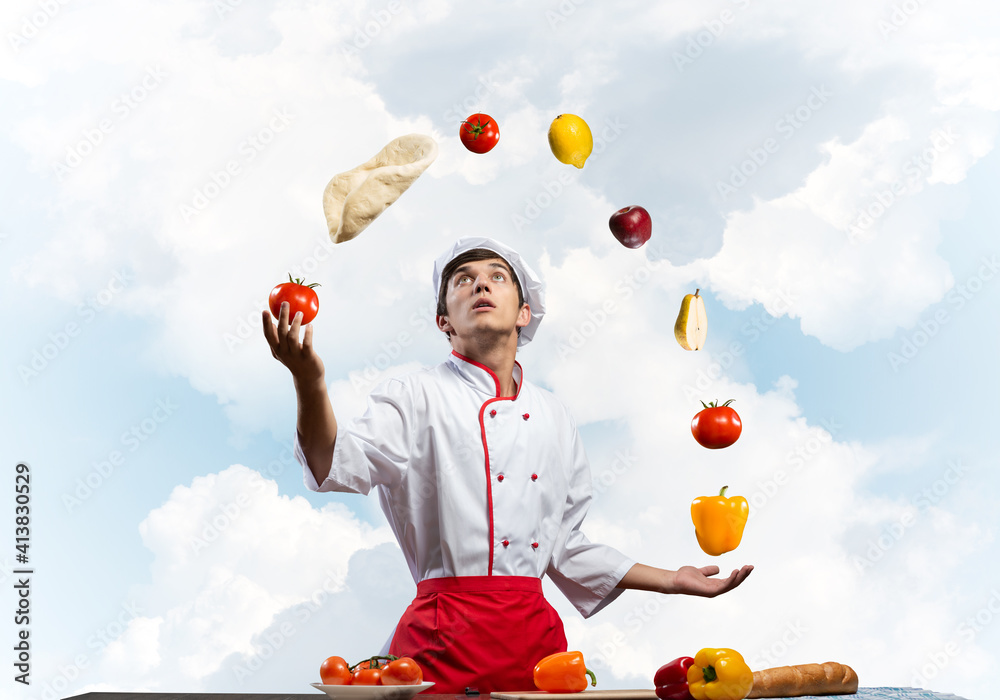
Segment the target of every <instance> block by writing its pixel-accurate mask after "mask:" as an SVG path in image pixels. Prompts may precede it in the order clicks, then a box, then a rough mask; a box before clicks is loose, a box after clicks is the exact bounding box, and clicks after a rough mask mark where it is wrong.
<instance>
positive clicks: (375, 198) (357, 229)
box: [323, 134, 438, 243]
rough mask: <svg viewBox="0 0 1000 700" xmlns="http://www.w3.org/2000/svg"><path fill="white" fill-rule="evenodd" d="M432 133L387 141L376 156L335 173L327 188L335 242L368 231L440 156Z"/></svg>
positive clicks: (325, 207) (327, 209) (325, 196)
mask: <svg viewBox="0 0 1000 700" xmlns="http://www.w3.org/2000/svg"><path fill="white" fill-rule="evenodd" d="M437 153H438V147H437V143H436V142H435V141H434V139H432V138H431V137H430V136H424V135H422V134H408V135H406V136H400V137H399V138H398V139H394V140H392V141H390V142H389V143H388V144H386V147H385V148H383V149H382V150H381V151H379V152H378V153H377V154H376V155H375V157H374V158H372V159H371V160H369V161H368V162H367V163H365V164H363V165H359V166H358V167H356V168H355V169H354V170H348V171H347V172H346V173H341V174H340V175H336V176H334V178H333V179H332V180H330V183H329V184H328V185H327V186H326V189H325V190H324V191H323V212H324V213H325V214H326V223H327V224H328V226H329V227H330V238H332V239H333V242H334V243H343V242H344V241H349V240H351V239H352V238H354V237H355V236H357V235H358V234H359V233H361V232H362V231H364V230H365V229H366V228H367V227H368V224H370V223H371V222H372V221H374V220H375V219H376V218H378V216H379V214H381V213H382V212H384V211H385V210H386V207H388V206H389V205H390V204H392V203H393V202H395V201H396V200H397V199H399V195H401V194H403V193H404V192H406V189H407V188H408V187H409V186H410V185H412V184H413V183H414V181H415V180H416V179H417V178H418V177H420V174H421V173H422V172H424V170H426V169H427V166H428V165H430V164H431V163H433V162H434V159H435V158H437Z"/></svg>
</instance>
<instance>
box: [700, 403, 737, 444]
mask: <svg viewBox="0 0 1000 700" xmlns="http://www.w3.org/2000/svg"><path fill="white" fill-rule="evenodd" d="M732 402H733V400H732V399H729V401H726V403H724V404H722V405H721V406H716V405H715V404H716V403H718V402H717V401H713V402H712V403H710V404H706V403H705V402H704V401H702V402H701V405H702V406H704V407H705V409H704V410H702V411H699V412H698V413H697V414H696V415H695V417H694V420H692V421H691V434H692V435H694V439H695V440H697V441H698V444H699V445H701V446H702V447H707V448H708V449H710V450H717V449H719V448H722V447H729V446H730V445H732V444H733V443H734V442H736V441H737V440H738V439H739V437H740V433H741V432H743V424H742V423H741V422H740V416H739V414H738V413H736V411H734V410H733V409H731V408H729V404H731V403H732Z"/></svg>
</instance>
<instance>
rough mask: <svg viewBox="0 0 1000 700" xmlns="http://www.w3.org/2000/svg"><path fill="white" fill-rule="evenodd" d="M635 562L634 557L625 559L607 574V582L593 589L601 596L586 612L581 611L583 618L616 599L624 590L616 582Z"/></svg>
mask: <svg viewBox="0 0 1000 700" xmlns="http://www.w3.org/2000/svg"><path fill="white" fill-rule="evenodd" d="M636 563H637V562H636V561H635V560H634V559H626V560H625V561H623V562H622V563H621V564H619V565H618V567H617V568H616V569H615V570H614V571H612V572H611V573H610V574H609V575H608V578H607V583H604V584H601V586H600V588H598V589H597V591H595V593H596V594H597V595H599V596H602V598H601V600H600V602H598V603H597V605H595V606H594V607H593V608H591V609H590V610H589V611H588V612H583V611H581V613H582V614H583V617H584V618H588V617H590V616H591V615H594V614H595V613H598V612H600V611H601V610H603V609H604V608H605V607H606V606H608V605H610V604H611V602H612V601H614V600H615V599H617V598H618V596H620V595H621V594H622V593H624V592H625V589H624V588H618V587H617V586H618V583H619V582H620V581H621V580H622V579H623V578H625V574H627V573H628V572H629V569H631V568H632V567H633V566H635V564H636Z"/></svg>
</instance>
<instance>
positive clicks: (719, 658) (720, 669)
mask: <svg viewBox="0 0 1000 700" xmlns="http://www.w3.org/2000/svg"><path fill="white" fill-rule="evenodd" d="M687 679H688V692H690V693H691V697H693V698H694V700H742V698H745V697H746V696H747V695H749V694H750V691H751V690H752V689H753V671H751V670H750V667H749V666H747V662H746V661H744V660H743V657H742V656H740V653H739V652H738V651H733V650H732V649H702V650H701V651H699V652H698V653H697V654H695V655H694V665H693V666H691V668H689V669H688V675H687Z"/></svg>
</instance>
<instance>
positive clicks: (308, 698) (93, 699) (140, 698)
mask: <svg viewBox="0 0 1000 700" xmlns="http://www.w3.org/2000/svg"><path fill="white" fill-rule="evenodd" d="M418 697H419V698H420V700H431V699H432V698H434V699H436V700H443V699H444V698H448V700H453V699H454V698H462V699H463V700H475V699H476V698H480V699H481V700H489V695H473V696H466V695H464V694H463V695H453V694H439V693H420V695H419V696H418ZM324 698H326V695H325V694H324V693H321V692H319V691H316V692H315V693H104V692H99V693H84V694H82V695H73V696H71V697H67V698H65V699H64V700H323V699H324Z"/></svg>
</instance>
